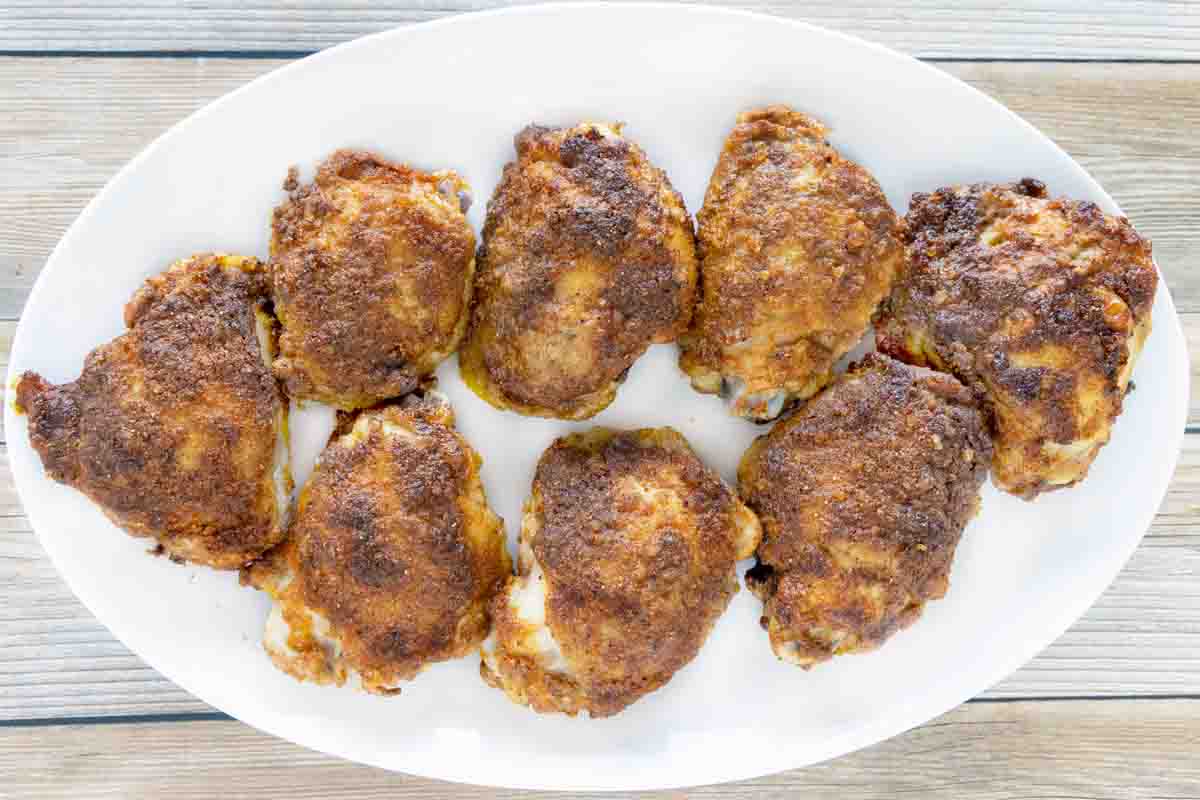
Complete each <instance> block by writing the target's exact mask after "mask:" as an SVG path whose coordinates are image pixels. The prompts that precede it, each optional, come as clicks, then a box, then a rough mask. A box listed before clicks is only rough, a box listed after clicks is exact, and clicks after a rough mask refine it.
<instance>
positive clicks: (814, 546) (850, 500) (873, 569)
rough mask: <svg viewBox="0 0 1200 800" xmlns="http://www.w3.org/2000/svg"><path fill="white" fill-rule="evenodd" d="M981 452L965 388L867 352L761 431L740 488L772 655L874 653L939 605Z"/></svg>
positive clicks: (978, 423)
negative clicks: (756, 540) (756, 529)
mask: <svg viewBox="0 0 1200 800" xmlns="http://www.w3.org/2000/svg"><path fill="white" fill-rule="evenodd" d="M991 455H992V447H991V444H990V442H989V441H988V436H987V431H986V425H985V420H984V417H983V415H982V413H981V412H980V411H979V409H978V407H977V406H976V404H975V401H974V398H973V396H972V394H971V392H970V391H969V390H968V389H967V388H966V387H964V386H963V385H962V384H960V383H959V382H958V381H956V380H955V379H954V378H952V377H951V376H949V375H944V374H941V373H935V372H932V371H930V370H926V369H923V368H920V367H910V366H907V365H905V364H901V363H900V362H898V361H894V360H892V359H890V358H888V357H887V356H884V355H881V354H878V353H871V354H869V355H867V356H866V358H864V359H863V360H862V361H861V362H859V363H858V364H856V365H853V366H852V367H851V368H850V371H849V372H848V373H847V374H846V375H844V376H842V377H839V378H838V379H837V380H836V381H835V382H834V383H833V384H832V385H830V386H829V387H828V388H827V389H825V391H824V392H822V393H821V394H819V395H817V397H815V398H814V399H813V400H811V401H809V403H808V404H807V405H805V406H804V407H802V408H801V409H800V410H799V411H798V412H797V413H795V414H793V415H792V416H789V417H787V418H786V419H784V420H783V421H781V422H779V423H778V424H777V425H776V426H775V427H774V428H773V429H772V430H771V432H770V433H769V434H767V435H766V436H761V437H759V438H758V439H757V440H756V441H755V442H754V444H753V445H751V446H750V449H749V450H747V451H746V454H745V456H743V458H742V463H741V465H740V467H739V468H738V484H739V491H740V493H741V495H742V498H743V499H744V500H745V501H746V503H747V505H749V506H750V507H751V508H753V509H754V510H755V511H756V512H757V513H758V515H759V519H761V520H762V524H763V529H764V535H763V542H762V545H761V546H760V547H759V549H758V565H757V566H755V568H754V569H752V570H751V571H750V572H749V573H747V575H746V580H747V585H748V586H749V587H750V590H751V591H752V592H754V593H755V594H756V595H757V596H758V597H759V598H761V599H762V600H763V602H764V604H765V607H764V611H763V619H762V621H763V627H764V628H766V629H767V631H768V633H769V635H770V641H771V648H772V649H773V650H774V651H775V653H776V654H777V655H778V656H779V657H780V658H783V659H785V660H787V661H790V662H792V663H795V664H798V665H799V666H802V667H805V668H808V667H811V666H812V665H813V664H816V663H818V662H821V661H825V660H827V659H829V658H832V657H833V656H834V655H835V654H839V653H849V652H856V651H862V650H869V649H872V648H874V647H878V646H879V645H880V644H882V643H883V642H884V640H886V639H887V638H888V637H889V636H891V635H892V634H893V633H895V632H896V631H897V630H899V629H900V628H902V627H904V626H906V625H908V624H910V623H912V622H913V621H914V620H915V619H916V618H917V617H918V616H920V614H921V610H922V608H923V607H924V604H925V601H927V600H932V599H938V598H940V597H942V596H943V595H944V594H945V593H946V589H947V588H948V587H949V573H950V564H951V561H953V559H954V549H955V547H957V545H958V540H959V537H960V536H961V535H962V532H963V527H964V526H965V525H966V524H967V521H968V520H969V519H970V518H971V517H973V516H974V515H975V513H976V512H977V510H978V508H979V487H980V485H981V484H982V483H983V480H984V478H985V477H986V476H987V470H988V464H989V462H990V460H991Z"/></svg>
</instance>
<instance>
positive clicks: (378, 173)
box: [271, 150, 475, 410]
mask: <svg viewBox="0 0 1200 800" xmlns="http://www.w3.org/2000/svg"><path fill="white" fill-rule="evenodd" d="M284 188H285V189H287V190H288V199H287V201H286V202H284V203H283V204H282V205H280V206H279V207H278V208H276V209H275V214H274V217H273V221H272V226H271V268H272V275H273V280H274V299H275V312H276V313H277V314H278V315H279V321H280V323H281V324H282V327H283V334H282V336H281V337H280V354H279V358H278V359H276V361H275V374H276V375H277V376H278V377H279V379H280V380H281V381H283V382H284V383H285V384H286V386H287V390H288V393H289V394H290V395H291V396H293V397H298V398H305V399H312V400H320V401H322V402H325V403H329V404H330V405H333V406H336V407H338V408H341V409H345V410H351V409H355V408H362V407H365V406H370V405H372V404H375V403H377V402H379V401H382V400H386V399H388V398H393V397H399V396H401V395H404V394H407V393H408V392H410V391H413V390H414V389H415V388H417V385H418V383H419V381H420V379H421V378H422V377H424V376H426V375H429V374H430V373H432V372H433V371H434V369H436V368H437V365H438V364H439V363H441V361H443V360H444V359H445V358H446V357H447V356H449V355H450V354H452V353H453V352H454V351H455V349H456V348H457V347H458V343H459V340H460V339H461V338H462V335H463V333H464V331H465V329H466V325H467V320H468V318H469V317H468V309H469V306H470V298H471V286H472V280H473V275H474V271H475V234H474V232H473V231H472V230H471V226H470V224H469V223H468V222H467V218H466V215H465V213H464V209H463V205H465V203H466V202H467V198H468V192H469V187H468V186H467V184H466V182H465V181H464V180H463V179H462V178H460V177H459V176H458V175H456V174H455V173H454V172H450V171H444V172H436V173H432V174H429V173H425V172H420V171H418V170H415V169H412V168H410V167H408V166H405V165H403V164H395V163H392V162H390V161H386V160H384V159H382V158H380V157H378V156H375V155H372V154H371V153H365V152H361V151H356V150H339V151H337V152H335V153H334V154H333V155H331V156H330V157H329V158H328V159H326V161H325V162H324V163H322V164H321V165H320V167H319V168H318V169H317V175H316V179H315V180H314V181H313V182H312V183H311V184H308V185H305V186H300V185H299V184H298V181H297V180H296V174H295V171H294V170H293V171H292V172H290V173H289V175H288V180H287V183H285V184H284Z"/></svg>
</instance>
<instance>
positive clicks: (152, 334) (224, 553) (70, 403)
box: [17, 254, 291, 569]
mask: <svg viewBox="0 0 1200 800" xmlns="http://www.w3.org/2000/svg"><path fill="white" fill-rule="evenodd" d="M268 296H269V280H268V277H267V270H266V268H265V266H264V265H262V264H260V263H259V262H258V261H257V260H255V259H253V258H243V257H241V256H231V255H211V254H208V255H197V256H193V257H191V258H187V259H183V260H182V261H178V262H176V263H175V264H172V265H171V267H170V268H169V269H167V270H166V271H165V272H163V273H161V274H159V275H156V276H154V277H152V278H150V279H149V280H148V281H146V283H145V284H144V285H143V286H142V288H141V289H139V290H138V292H137V293H136V294H135V295H134V296H133V299H132V300H131V301H130V302H129V304H128V305H127V306H126V307H125V324H126V326H127V327H128V328H129V330H128V332H126V333H124V334H122V335H121V336H118V337H117V338H116V339H113V340H112V341H111V342H109V343H107V344H104V345H101V346H100V347H98V348H96V349H95V350H93V351H92V352H91V353H89V354H88V357H87V359H86V361H85V362H84V365H83V372H82V374H80V376H79V378H78V379H77V380H75V381H73V382H72V383H65V384H62V385H60V386H55V385H54V384H51V383H49V382H48V381H46V380H45V379H44V378H42V377H41V376H40V375H38V374H36V373H33V372H26V373H25V374H24V375H22V376H21V378H20V381H19V382H18V384H17V410H18V411H21V412H24V413H26V414H28V415H29V438H30V442H31V443H32V445H33V447H34V449H35V450H37V452H38V455H39V456H41V459H42V464H43V465H44V466H45V468H46V472H47V474H48V475H49V476H50V477H51V478H53V479H54V480H56V481H59V482H60V483H65V484H67V485H68V486H71V487H74V488H75V489H78V490H79V491H81V492H83V493H84V494H85V495H87V496H88V497H89V498H91V499H92V500H93V501H95V502H96V503H97V504H98V505H99V506H100V507H101V508H102V509H103V510H104V513H105V514H106V515H108V517H109V518H110V519H111V520H112V521H113V522H114V523H115V524H116V525H119V526H120V527H122V528H124V529H125V530H126V531H128V532H129V533H130V534H132V535H133V536H145V537H152V538H154V539H156V540H157V541H158V543H159V545H160V546H161V548H162V551H163V552H165V553H166V554H167V555H169V556H170V557H171V558H173V559H175V560H180V561H190V562H193V563H196V564H204V565H207V566H210V567H216V568H218V569H235V568H237V567H240V566H241V565H243V564H245V563H246V562H248V561H250V560H251V559H253V558H255V557H256V556H258V555H260V554H261V553H262V552H263V551H264V550H266V549H268V548H270V547H272V546H273V545H275V544H276V543H278V542H279V541H280V540H281V539H282V538H283V532H284V525H285V520H284V516H285V514H286V512H287V503H288V496H289V495H290V493H291V475H290V472H289V469H288V452H287V405H286V403H284V402H283V400H282V398H281V396H280V393H279V389H278V386H277V385H276V383H275V379H274V378H273V377H272V375H271V370H270V363H271V356H272V353H273V347H274V339H275V333H274V320H273V319H272V318H271V317H270V316H269V315H268V314H267V313H266V312H265V311H264V307H265V306H266V305H267V303H268Z"/></svg>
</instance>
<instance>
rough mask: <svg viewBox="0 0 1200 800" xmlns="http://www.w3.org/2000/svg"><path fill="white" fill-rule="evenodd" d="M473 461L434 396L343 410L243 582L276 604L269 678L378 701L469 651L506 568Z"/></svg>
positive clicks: (500, 534)
mask: <svg viewBox="0 0 1200 800" xmlns="http://www.w3.org/2000/svg"><path fill="white" fill-rule="evenodd" d="M479 463H480V461H479V456H478V455H477V454H476V453H475V451H474V450H473V449H472V448H471V446H470V445H469V444H467V442H466V441H465V440H464V439H463V437H462V436H461V435H460V434H459V433H458V432H457V431H455V429H454V416H453V412H452V411H451V410H450V406H449V405H448V404H447V403H446V402H445V401H444V400H443V399H441V398H440V397H438V396H436V395H426V396H425V397H423V398H418V397H417V396H416V395H410V396H408V397H407V398H405V400H404V401H403V403H401V404H391V405H387V406H382V407H379V408H375V409H370V410H367V411H362V412H359V413H357V414H356V415H353V416H351V415H344V418H343V419H342V420H341V422H340V424H339V429H338V430H337V431H335V433H334V435H333V437H332V438H331V440H330V443H329V445H328V446H327V447H326V449H325V451H324V452H323V453H322V455H321V458H320V461H319V462H318V464H317V466H316V468H315V470H314V471H313V474H312V477H311V478H310V479H309V481H308V483H307V484H305V487H304V490H303V491H302V493H301V495H300V500H299V503H298V509H297V512H296V518H295V520H294V522H293V524H292V526H291V531H290V536H289V538H288V542H287V543H286V545H285V546H284V547H282V548H280V550H279V551H277V552H275V553H272V554H271V556H270V557H269V558H267V559H264V560H263V561H262V562H260V563H257V564H255V565H253V566H252V567H251V568H250V569H249V570H247V571H246V573H245V575H244V578H245V580H246V581H247V582H249V583H251V584H253V585H255V586H257V587H259V588H261V589H264V590H265V591H267V592H269V593H270V594H271V595H272V597H273V598H274V599H275V600H276V602H277V603H278V604H279V606H280V612H281V613H282V617H283V622H284V623H285V625H286V628H285V630H284V631H283V633H284V635H285V637H286V638H284V637H281V639H283V641H271V639H270V634H271V631H270V629H268V639H267V648H268V651H269V652H270V653H271V655H272V657H273V658H274V660H275V662H276V663H277V664H278V665H279V666H280V667H281V668H282V669H284V670H285V671H287V672H289V673H291V674H292V675H294V676H295V677H297V678H300V679H302V680H312V681H315V682H317V683H336V684H338V685H341V684H342V683H344V682H345V681H346V680H347V678H348V677H350V676H351V675H352V674H357V676H358V677H359V678H360V679H361V681H362V687H363V688H364V689H365V690H366V691H369V692H374V693H379V694H389V693H394V692H396V691H399V689H398V688H397V684H398V683H400V682H401V681H405V680H410V679H411V678H413V677H414V676H415V675H416V674H417V673H418V672H420V671H421V670H422V669H423V668H424V667H425V666H426V665H428V664H430V663H432V662H435V661H444V660H446V659H450V658H458V657H460V656H463V655H466V654H467V653H469V652H471V651H472V650H474V649H475V648H476V647H478V645H479V643H480V642H481V641H482V640H483V638H484V636H485V635H486V634H487V630H488V616H487V603H488V601H489V600H490V599H491V597H492V595H493V594H494V593H495V592H496V591H497V590H498V589H499V588H500V586H501V585H502V584H503V582H504V579H505V578H506V577H508V575H510V574H511V572H512V564H511V561H510V559H509V555H508V550H507V545H506V538H505V534H504V528H503V523H502V522H501V520H500V518H499V517H497V516H496V515H495V514H493V513H492V511H491V509H490V508H489V507H488V505H487V498H486V497H485V496H484V492H483V486H482V483H481V482H480V479H479Z"/></svg>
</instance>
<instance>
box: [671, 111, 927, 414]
mask: <svg viewBox="0 0 1200 800" xmlns="http://www.w3.org/2000/svg"><path fill="white" fill-rule="evenodd" d="M826 134H827V131H826V129H825V126H823V125H822V124H821V123H820V122H818V121H816V120H815V119H813V118H812V117H809V116H806V115H804V114H801V113H799V112H797V111H793V110H792V109H790V108H788V107H787V106H768V107H766V108H761V109H756V110H753V111H747V112H745V113H742V114H739V115H738V118H737V124H736V126H735V127H734V129H733V131H732V132H731V133H730V134H729V138H728V139H726V141H725V146H724V148H723V149H722V151H721V155H720V158H719V159H718V161H717V166H716V169H715V170H714V171H713V175H712V179H711V180H710V182H709V185H708V192H707V194H706V195H705V198H704V206H703V208H701V209H700V212H699V214H697V222H698V224H699V253H700V259H701V265H700V275H701V277H700V286H701V295H700V301H699V303H698V305H697V307H696V314H695V316H694V317H693V319H692V324H691V328H690V329H689V330H688V332H687V334H686V335H685V336H683V337H682V338H681V339H680V344H681V345H682V353H681V356H680V361H679V364H680V368H681V369H682V370H683V371H684V372H686V373H687V374H688V376H689V377H690V378H691V381H692V386H693V387H694V388H695V389H696V390H697V391H700V392H706V393H711V394H716V393H720V394H721V395H722V396H724V397H725V398H726V400H727V401H728V403H729V407H730V411H731V412H732V413H734V414H736V415H738V416H742V417H750V418H753V419H759V420H763V419H771V418H773V417H775V416H777V415H778V414H779V413H780V412H781V411H782V410H783V408H784V407H785V406H786V405H787V404H788V403H789V402H791V401H794V400H804V399H807V398H808V397H811V396H812V395H813V394H815V393H816V392H817V391H818V390H820V388H821V387H822V386H824V385H825V384H826V383H827V382H828V381H829V380H830V378H831V377H832V370H833V365H834V363H835V362H837V360H838V359H839V358H841V357H842V356H843V355H845V354H846V353H847V352H848V351H849V350H850V349H852V348H853V347H854V346H855V344H857V343H858V341H859V340H860V339H861V338H862V336H863V334H864V333H865V332H866V330H867V329H868V328H869V327H870V322H871V315H872V314H873V313H874V312H875V309H876V307H877V306H878V304H879V302H880V301H881V300H882V299H883V298H885V297H886V296H887V294H888V292H889V291H890V290H891V286H892V282H893V281H894V280H895V279H896V278H897V277H898V276H899V274H900V273H901V272H902V270H903V266H904V242H903V236H902V227H903V226H902V223H901V221H900V220H899V219H897V217H896V214H895V212H893V211H892V207H891V206H890V205H888V201H887V198H886V197H885V196H884V194H883V191H882V190H881V189H880V188H879V184H878V183H877V182H876V181H875V179H874V178H873V177H872V176H871V174H870V173H868V172H867V171H866V170H865V169H863V168H862V167H861V166H859V165H858V164H856V163H854V162H853V161H850V160H848V159H846V158H843V157H842V156H841V155H840V154H839V153H838V152H837V151H836V150H835V149H834V148H833V147H832V146H831V145H830V144H829V142H828V141H827V140H826V138H825V137H826Z"/></svg>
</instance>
